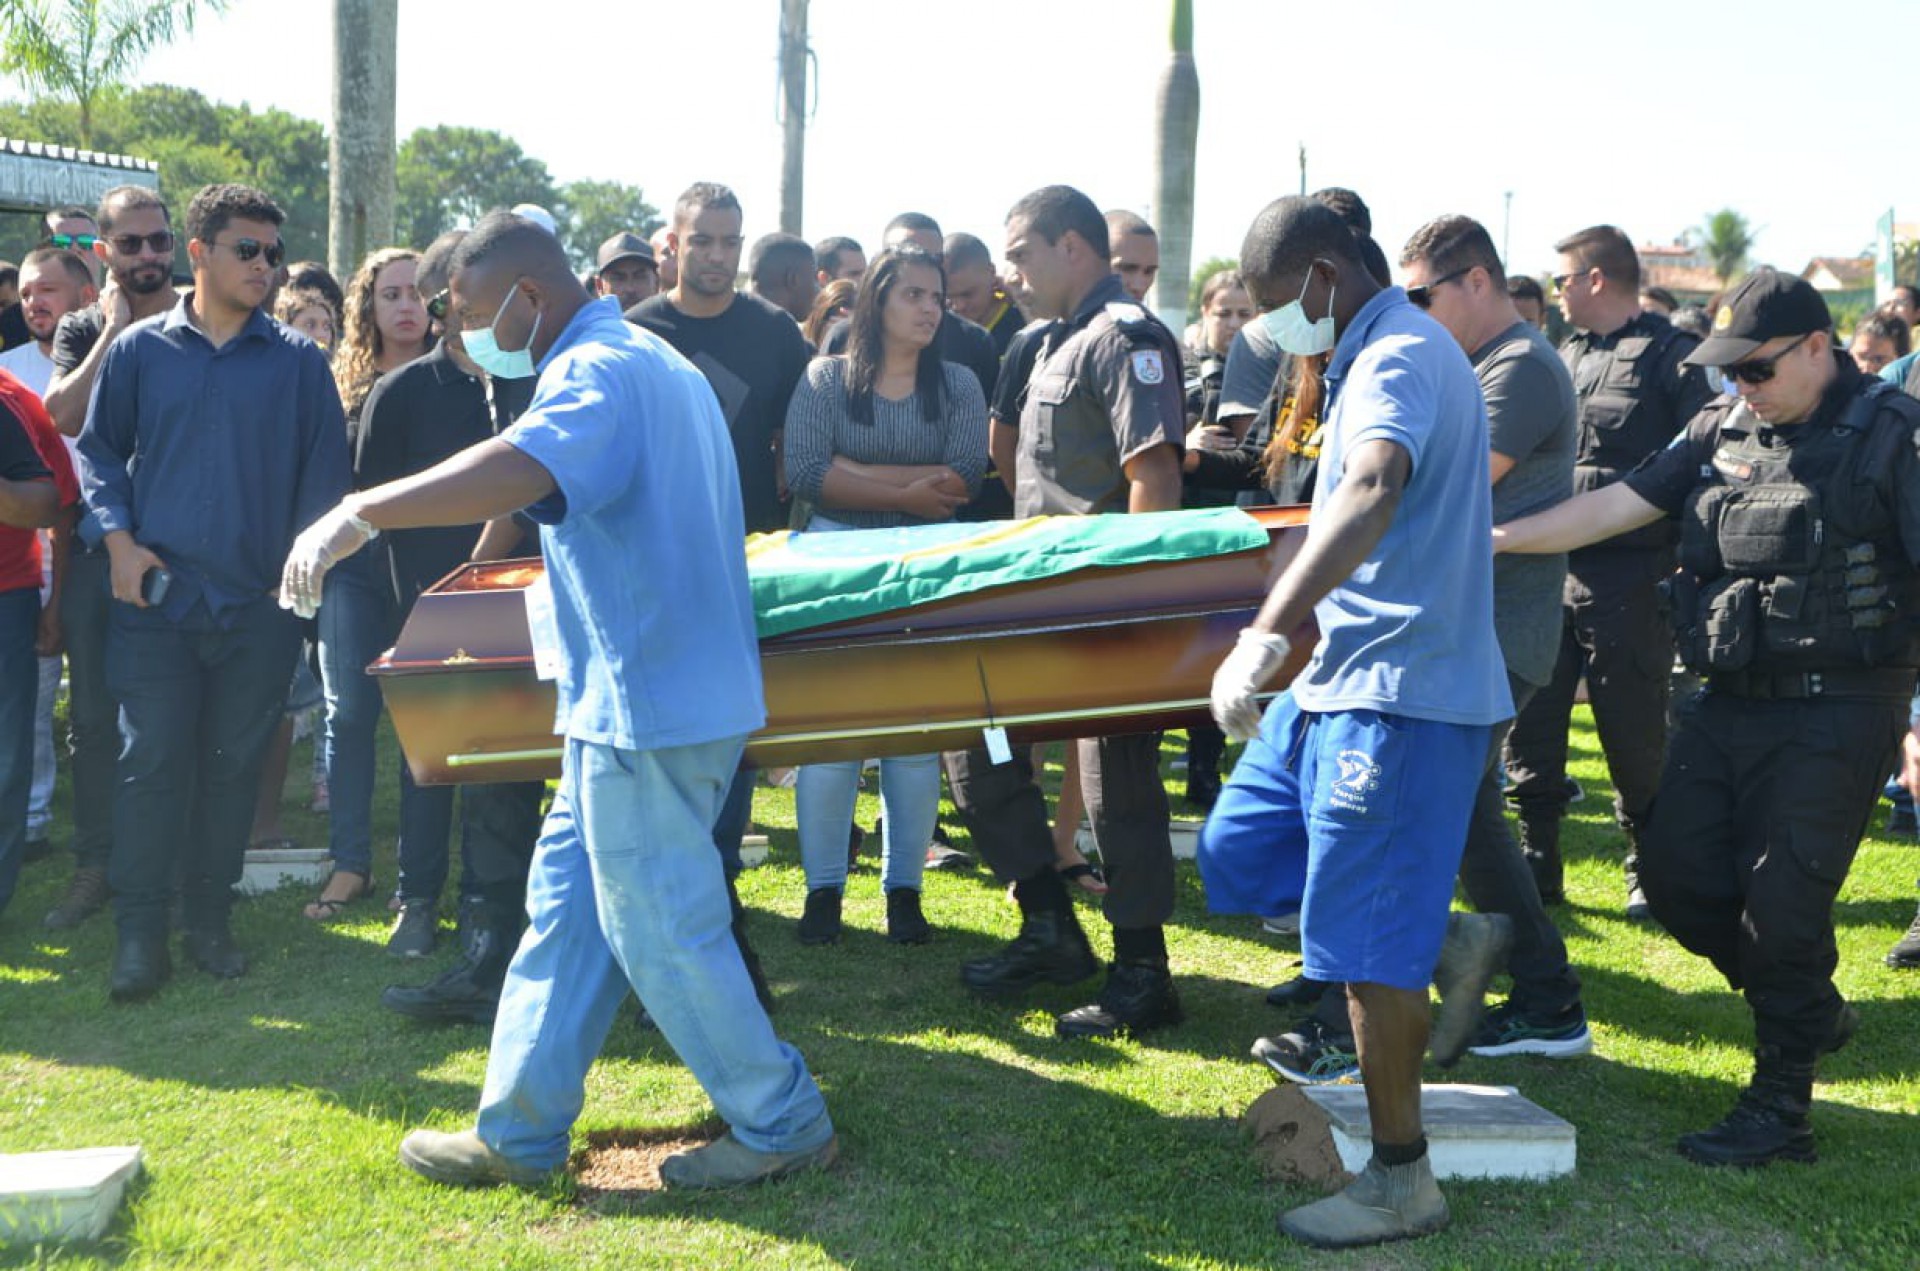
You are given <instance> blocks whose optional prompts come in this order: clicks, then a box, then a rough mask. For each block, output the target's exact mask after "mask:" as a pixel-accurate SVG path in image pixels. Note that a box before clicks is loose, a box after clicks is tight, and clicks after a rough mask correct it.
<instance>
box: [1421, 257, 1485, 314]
mask: <svg viewBox="0 0 1920 1271" xmlns="http://www.w3.org/2000/svg"><path fill="white" fill-rule="evenodd" d="M1472 272H1473V266H1472V265H1468V266H1467V267H1466V268H1465V269H1456V270H1454V271H1453V272H1452V273H1450V274H1448V275H1446V276H1445V277H1443V278H1435V279H1434V280H1433V281H1432V282H1428V283H1422V284H1421V285H1419V286H1418V287H1408V288H1407V299H1409V300H1411V301H1413V303H1414V304H1415V305H1417V306H1418V307H1420V308H1422V309H1431V308H1432V307H1433V291H1434V288H1436V287H1439V286H1441V285H1443V284H1445V283H1450V282H1452V281H1453V280H1454V279H1456V278H1464V277H1466V276H1467V275H1468V274H1470V273H1472Z"/></svg>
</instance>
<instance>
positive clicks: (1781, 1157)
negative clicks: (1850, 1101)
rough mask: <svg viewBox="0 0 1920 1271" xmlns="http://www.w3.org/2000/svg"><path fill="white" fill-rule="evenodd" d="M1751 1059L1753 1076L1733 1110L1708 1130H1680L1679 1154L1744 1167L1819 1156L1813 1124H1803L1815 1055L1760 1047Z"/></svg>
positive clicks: (1805, 1160) (1809, 1160)
mask: <svg viewBox="0 0 1920 1271" xmlns="http://www.w3.org/2000/svg"><path fill="white" fill-rule="evenodd" d="M1753 1061H1754V1062H1753V1080H1752V1081H1751V1082H1749V1083H1748V1084H1747V1088H1746V1089H1745V1090H1743V1091H1741V1092H1740V1097H1739V1099H1738V1100H1736V1101H1735V1102H1734V1105H1733V1111H1731V1112H1729V1113H1727V1115H1726V1117H1725V1118H1724V1119H1723V1120H1721V1122H1720V1124H1718V1125H1716V1126H1714V1127H1713V1128H1712V1129H1710V1130H1696V1131H1695V1132H1694V1133H1692V1134H1683V1135H1681V1136H1680V1142H1679V1145H1678V1146H1679V1149H1680V1155H1682V1156H1684V1157H1686V1158H1687V1159H1688V1160H1690V1161H1695V1162H1698V1163H1699V1164H1701V1165H1737V1166H1741V1167H1743V1168H1752V1167H1754V1166H1759V1165H1770V1164H1772V1163H1773V1162H1774V1161H1799V1162H1802V1163H1803V1164H1811V1163H1812V1162H1814V1161H1816V1160H1818V1159H1819V1153H1817V1152H1816V1151H1814V1146H1813V1127H1812V1126H1810V1125H1808V1124H1807V1111H1808V1109H1809V1107H1810V1106H1811V1105H1812V1103H1813V1063H1814V1061H1813V1059H1812V1058H1811V1057H1805V1056H1801V1057H1795V1056H1789V1055H1788V1054H1787V1052H1785V1051H1783V1050H1781V1049H1780V1048H1779V1047H1778V1046H1761V1047H1759V1048H1757V1049H1756V1050H1755V1051H1754V1052H1753Z"/></svg>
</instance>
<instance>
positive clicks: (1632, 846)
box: [1620, 820, 1653, 922]
mask: <svg viewBox="0 0 1920 1271" xmlns="http://www.w3.org/2000/svg"><path fill="white" fill-rule="evenodd" d="M1620 828H1621V829H1622V830H1624V831H1626V835H1627V859H1626V863H1625V866H1624V870H1625V873H1626V880H1627V907H1626V910H1625V913H1626V917H1627V921H1628V922H1652V921H1653V906H1652V905H1649V904H1648V903H1647V893H1646V892H1644V891H1642V890H1641V888H1640V827H1639V826H1638V825H1636V824H1634V823H1633V822H1631V821H1627V820H1622V821H1621V822H1620Z"/></svg>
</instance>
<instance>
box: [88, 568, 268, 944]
mask: <svg viewBox="0 0 1920 1271" xmlns="http://www.w3.org/2000/svg"><path fill="white" fill-rule="evenodd" d="M111 622H112V627H111V629H110V630H109V631H108V633H107V681H108V686H109V688H110V689H111V690H112V692H113V695H114V696H115V697H116V698H118V699H119V701H120V731H121V733H122V736H123V738H124V740H123V744H122V747H121V751H120V765H119V774H120V780H119V785H118V788H117V789H116V790H115V793H114V801H113V858H112V863H111V865H110V867H109V875H110V879H111V881H112V883H113V891H114V913H115V916H116V918H117V919H118V920H119V924H120V930H121V933H122V934H123V935H125V934H129V933H133V932H140V933H143V934H156V933H160V932H164V931H165V930H166V927H167V902H168V898H169V897H170V896H171V895H172V893H173V889H174V883H175V879H176V877H177V878H178V879H179V883H180V887H181V893H182V899H183V901H184V908H185V912H186V920H187V926H188V927H189V929H193V928H206V927H209V926H218V925H219V924H222V923H224V922H225V921H226V918H227V910H228V909H229V907H231V905H232V904H233V885H234V884H235V883H237V882H239V881H240V873H241V868H242V866H243V865H244V863H245V859H246V850H247V835H248V833H249V831H251V829H252V828H253V810H254V804H255V802H256V800H257V799H258V797H259V793H260V765H261V762H262V761H263V760H264V759H265V757H266V748H267V739H268V738H269V737H271V736H272V735H273V730H274V728H275V727H276V726H277V725H278V724H279V723H280V715H281V710H282V707H283V706H284V705H285V703H286V700H287V681H288V680H289V679H291V678H292V676H293V660H294V658H296V657H297V656H299V651H300V624H299V622H298V621H297V620H296V619H295V618H294V617H293V615H292V614H290V613H287V612H286V611H284V610H282V609H281V608H279V607H278V605H277V604H275V602H274V601H273V600H272V599H270V598H269V597H266V596H262V597H261V598H260V599H258V600H256V601H254V602H252V603H251V604H249V605H248V606H246V608H244V609H242V610H240V611H239V612H237V613H234V614H231V615H229V617H228V620H227V625H226V626H223V627H217V626H215V625H214V624H213V620H212V618H211V617H210V616H209V615H208V613H207V610H206V606H204V605H195V606H194V608H193V609H192V610H191V611H190V612H189V613H188V615H187V617H186V618H185V620H183V621H181V622H178V623H175V622H172V621H170V620H168V619H167V617H166V616H165V615H163V614H162V613H161V612H160V611H159V610H158V609H136V608H134V607H133V606H131V605H124V604H115V605H114V606H113V609H112V613H111Z"/></svg>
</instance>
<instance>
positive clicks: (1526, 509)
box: [1473, 322, 1578, 686]
mask: <svg viewBox="0 0 1920 1271" xmlns="http://www.w3.org/2000/svg"><path fill="white" fill-rule="evenodd" d="M1473 369H1474V373H1475V374H1476V375H1478V376H1479V377H1480V391H1481V393H1482V394H1483V395H1484V396H1485V397H1486V399H1487V424H1488V433H1489V439H1490V441H1491V444H1492V448H1493V452H1494V453H1495V454H1499V455H1505V456H1506V457H1508V458H1509V459H1512V460H1514V465H1513V467H1512V468H1511V469H1509V470H1508V472H1507V475H1506V476H1505V477H1503V478H1502V479H1501V480H1500V482H1499V483H1498V484H1497V485H1495V486H1494V487H1493V523H1494V524H1495V525H1499V524H1501V523H1502V522H1505V521H1511V520H1513V519H1515V518H1516V517H1521V516H1527V515H1529V514H1531V513H1534V512H1538V511H1540V510H1542V509H1543V508H1550V507H1552V506H1553V505H1554V504H1556V503H1560V502H1562V501H1564V500H1565V499H1567V498H1568V497H1569V496H1570V495H1571V494H1572V493H1573V453H1574V446H1575V443H1576V440H1577V434H1576V431H1575V424H1576V420H1577V419H1578V408H1577V407H1576V405H1575V404H1574V398H1573V377H1572V376H1570V375H1569V374H1568V373H1567V368H1566V365H1565V364H1564V363H1563V362H1561V360H1560V355H1559V354H1558V353H1556V352H1554V349H1553V345H1551V344H1549V343H1548V342H1547V338H1546V337H1545V336H1544V335H1542V334H1540V332H1539V330H1538V329H1537V328H1535V327H1534V326H1533V325H1532V324H1531V323H1527V322H1516V323H1514V324H1513V325H1512V326H1510V327H1508V328H1507V329H1506V330H1505V331H1502V332H1501V333H1500V334H1499V335H1496V336H1494V337H1493V338H1492V339H1491V340H1488V341H1487V342H1486V343H1485V344H1483V345H1481V346H1480V347H1479V348H1478V349H1475V350H1474V353H1473ZM1566 573H1567V558H1566V556H1565V555H1564V554H1560V555H1553V556H1529V555H1520V554H1517V553H1514V554H1507V555H1502V556H1496V557H1494V558H1493V627H1494V631H1495V632H1496V633H1497V634H1498V635H1499V637H1500V652H1501V653H1502V654H1503V655H1504V656H1505V658H1506V661H1507V670H1509V671H1511V672H1512V673H1513V674H1514V675H1516V676H1518V677H1519V678H1520V679H1522V680H1525V681H1526V682H1527V683H1529V684H1532V685H1535V686H1539V685H1543V684H1545V683H1546V682H1547V681H1548V680H1550V679H1552V678H1553V663H1554V659H1555V658H1556V657H1557V656H1558V655H1559V651H1560V624H1561V606H1560V589H1561V586H1562V584H1563V583H1564V581H1565V579H1566Z"/></svg>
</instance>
